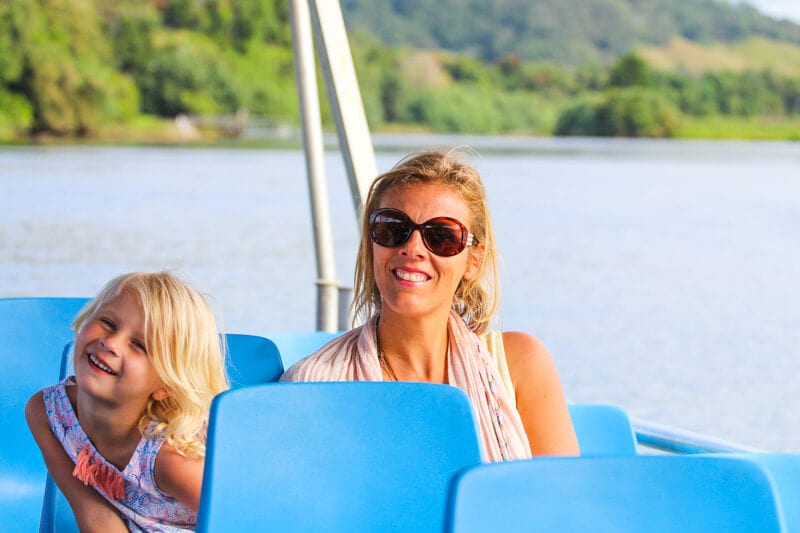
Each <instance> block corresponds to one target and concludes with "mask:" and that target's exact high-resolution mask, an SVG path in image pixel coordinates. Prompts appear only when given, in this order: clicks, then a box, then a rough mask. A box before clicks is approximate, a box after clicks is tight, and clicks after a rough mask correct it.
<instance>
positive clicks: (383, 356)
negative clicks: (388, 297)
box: [375, 316, 400, 381]
mask: <svg viewBox="0 0 800 533" xmlns="http://www.w3.org/2000/svg"><path fill="white" fill-rule="evenodd" d="M378 324H380V316H379V317H378V321H377V322H376V323H375V347H376V348H377V349H378V361H380V364H381V368H383V369H384V370H386V374H387V375H388V376H389V377H390V378H392V380H394V381H400V380H399V379H397V374H395V373H394V368H392V365H391V364H389V360H388V359H386V354H385V353H383V350H382V349H381V338H380V337H379V336H378Z"/></svg>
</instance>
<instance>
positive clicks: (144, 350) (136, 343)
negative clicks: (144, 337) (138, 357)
mask: <svg viewBox="0 0 800 533" xmlns="http://www.w3.org/2000/svg"><path fill="white" fill-rule="evenodd" d="M133 346H134V347H135V348H136V349H137V350H139V351H140V352H142V353H145V354H146V353H147V347H146V346H145V345H144V343H143V342H142V341H133Z"/></svg>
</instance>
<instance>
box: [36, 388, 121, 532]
mask: <svg viewBox="0 0 800 533" xmlns="http://www.w3.org/2000/svg"><path fill="white" fill-rule="evenodd" d="M25 418H26V419H27V420H28V427H30V430H31V433H32V434H33V438H34V439H35V440H36V444H37V445H38V446H39V449H40V450H41V452H42V457H43V458H44V462H45V464H46V465H47V471H48V472H49V473H50V477H52V478H53V481H55V482H56V485H58V488H59V489H61V492H63V493H64V496H66V498H67V501H68V502H69V505H70V507H72V512H73V513H74V515H75V521H76V522H77V524H78V527H79V528H80V530H81V531H82V532H87V531H88V532H93V531H97V532H101V531H108V532H112V531H113V532H116V531H119V532H127V531H128V528H127V527H126V526H125V522H124V521H123V520H122V517H121V516H120V515H119V513H118V512H117V510H116V509H114V507H113V506H112V505H111V504H110V503H108V501H106V500H105V498H103V497H102V496H101V495H100V494H99V493H98V492H97V491H96V490H94V489H93V488H92V487H89V486H87V485H84V484H83V482H82V481H80V480H79V479H77V478H75V477H73V475H72V470H73V468H75V463H73V462H72V460H71V459H70V458H69V456H68V455H67V453H66V452H65V451H64V448H63V447H62V446H61V443H60V442H58V439H56V437H55V435H53V431H52V430H51V429H50V423H49V422H48V420H47V414H46V413H45V409H44V398H43V397H42V393H41V392H37V393H36V394H34V395H33V396H32V397H31V399H30V400H28V403H27V405H26V406H25Z"/></svg>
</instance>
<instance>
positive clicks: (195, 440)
mask: <svg viewBox="0 0 800 533" xmlns="http://www.w3.org/2000/svg"><path fill="white" fill-rule="evenodd" d="M123 293H125V294H126V295H129V296H132V297H134V298H135V299H136V300H137V301H138V302H139V306H140V307H141V309H142V313H143V314H144V324H145V333H144V335H145V339H144V340H145V345H146V346H147V354H148V357H149V358H150V361H151V362H152V364H153V368H155V371H156V373H157V374H158V376H159V378H160V379H161V381H162V382H163V383H164V385H165V386H166V387H167V389H168V390H169V395H168V396H167V397H166V398H165V399H163V400H159V401H156V400H154V399H152V398H150V400H149V401H148V403H147V407H146V409H145V412H144V413H142V417H141V419H140V420H139V430H140V431H141V432H142V435H145V436H148V437H153V436H157V435H164V436H165V437H166V439H167V442H169V443H170V444H172V445H173V446H175V448H176V449H177V450H178V452H179V453H181V454H183V455H186V456H192V457H197V456H203V455H205V438H206V435H205V434H206V427H207V424H208V416H209V409H210V407H211V400H212V399H213V398H214V396H215V395H217V394H219V393H220V392H222V391H224V390H226V389H228V388H229V384H228V377H227V374H226V372H225V358H224V355H223V354H224V353H225V349H224V340H223V337H221V336H220V334H219V331H218V329H217V323H216V320H215V318H214V313H213V311H212V310H211V307H210V305H209V304H208V302H207V301H206V299H205V298H203V296H202V295H201V294H200V293H198V292H197V291H196V290H194V289H193V288H191V287H190V286H189V285H187V284H186V283H184V282H183V281H181V280H180V279H178V278H176V277H175V276H173V275H172V274H171V273H169V272H133V273H130V274H124V275H122V276H119V277H116V278H114V279H112V280H111V281H109V282H108V283H107V284H106V286H105V287H103V289H102V290H101V291H100V293H99V294H98V295H97V296H96V297H95V298H94V299H93V300H91V301H90V302H89V303H87V304H86V305H85V306H84V308H83V309H81V311H80V312H79V313H78V315H77V316H76V317H75V320H74V321H73V322H72V329H73V330H74V331H75V334H76V335H77V334H78V333H79V332H80V330H81V329H82V328H83V327H84V326H85V325H86V324H87V323H88V322H89V321H91V320H92V319H93V318H94V317H95V315H96V314H97V313H98V312H99V311H100V310H101V309H102V308H103V307H104V306H105V305H107V304H108V303H109V302H110V301H111V300H113V299H115V298H116V297H118V296H119V295H121V294H123Z"/></svg>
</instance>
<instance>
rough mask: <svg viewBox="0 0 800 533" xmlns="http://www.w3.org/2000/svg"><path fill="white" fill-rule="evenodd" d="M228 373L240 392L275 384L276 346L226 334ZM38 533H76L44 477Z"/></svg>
mask: <svg viewBox="0 0 800 533" xmlns="http://www.w3.org/2000/svg"><path fill="white" fill-rule="evenodd" d="M225 341H226V344H227V354H228V357H227V361H226V362H227V371H228V376H229V378H230V380H231V388H239V387H245V386H250V385H258V384H263V383H272V382H276V381H278V378H280V376H281V374H282V373H283V365H282V363H281V358H280V354H279V353H278V347H277V346H275V343H274V342H272V341H271V340H269V339H265V338H264V337H259V336H257V335H241V334H237V333H228V334H226V335H225ZM71 354H72V342H70V343H68V344H67V345H66V346H65V347H64V350H63V355H62V361H61V374H60V378H59V379H63V378H64V377H66V376H67V372H69V371H70V370H71V362H70V359H71ZM41 513H42V521H41V528H40V531H41V533H51V532H52V533H56V532H58V533H73V532H77V531H78V527H77V524H76V523H75V516H74V515H73V513H72V509H71V508H70V506H69V502H67V499H66V498H65V497H64V495H63V494H62V492H61V491H60V490H59V489H58V487H57V486H56V484H55V482H54V481H53V478H51V477H50V476H49V475H48V476H47V482H46V487H45V495H44V500H43V504H42V509H41Z"/></svg>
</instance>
